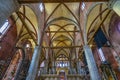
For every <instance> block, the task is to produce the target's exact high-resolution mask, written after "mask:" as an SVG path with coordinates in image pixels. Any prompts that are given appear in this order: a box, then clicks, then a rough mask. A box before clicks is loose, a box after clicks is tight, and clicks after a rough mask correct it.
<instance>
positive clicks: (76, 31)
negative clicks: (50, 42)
mask: <svg viewBox="0 0 120 80" xmlns="http://www.w3.org/2000/svg"><path fill="white" fill-rule="evenodd" d="M45 32H46V33H66V32H67V33H68V32H80V31H79V30H78V31H45Z"/></svg>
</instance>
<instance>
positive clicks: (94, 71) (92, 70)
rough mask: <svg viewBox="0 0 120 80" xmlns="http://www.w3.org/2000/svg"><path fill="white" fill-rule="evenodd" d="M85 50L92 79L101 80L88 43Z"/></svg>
mask: <svg viewBox="0 0 120 80" xmlns="http://www.w3.org/2000/svg"><path fill="white" fill-rule="evenodd" d="M84 51H85V57H86V61H87V64H88V68H89V72H90V77H91V80H101V78H100V75H99V72H98V69H97V66H96V63H95V60H94V56H93V54H92V50H91V48H90V47H89V46H88V45H85V46H84Z"/></svg>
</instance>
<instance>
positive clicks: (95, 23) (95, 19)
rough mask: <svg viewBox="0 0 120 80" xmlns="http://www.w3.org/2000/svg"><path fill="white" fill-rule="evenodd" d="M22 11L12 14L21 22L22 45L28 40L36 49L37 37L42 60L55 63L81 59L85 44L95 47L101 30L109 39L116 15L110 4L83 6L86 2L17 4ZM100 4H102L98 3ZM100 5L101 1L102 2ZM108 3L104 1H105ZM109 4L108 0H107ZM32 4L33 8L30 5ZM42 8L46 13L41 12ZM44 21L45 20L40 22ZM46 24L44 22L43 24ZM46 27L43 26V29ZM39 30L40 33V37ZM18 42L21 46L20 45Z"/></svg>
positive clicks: (24, 1)
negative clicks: (109, 6) (109, 30)
mask: <svg viewBox="0 0 120 80" xmlns="http://www.w3.org/2000/svg"><path fill="white" fill-rule="evenodd" d="M18 1H19V3H21V4H22V5H21V8H20V9H19V11H18V12H17V13H14V14H13V17H14V19H15V20H16V19H18V20H17V23H16V25H17V26H18V28H17V29H18V35H20V39H19V41H20V42H21V41H22V40H24V39H29V40H30V41H31V42H32V44H33V47H34V45H35V44H37V40H38V38H39V37H38V35H41V34H42V33H44V34H42V35H44V36H43V38H40V39H43V43H42V46H43V56H44V57H45V56H47V55H46V54H45V53H47V51H48V55H50V56H51V55H52V56H54V58H55V59H57V60H59V59H60V60H61V56H62V57H64V58H63V59H65V60H66V59H69V58H70V57H71V59H75V58H76V57H79V58H80V57H81V54H82V52H83V49H82V48H83V45H84V44H85V38H84V37H85V32H86V35H87V43H88V44H89V45H92V46H94V45H95V43H94V35H95V33H96V32H97V30H98V28H99V27H101V28H102V30H103V31H104V33H105V34H106V36H109V35H108V29H109V22H110V18H111V16H112V14H113V13H114V12H113V11H111V10H109V9H108V5H107V4H108V3H107V2H88V1H87V0H86V1H85V2H82V1H83V0H81V1H79V0H67V1H66V0H62V2H61V0H43V2H45V3H40V0H18ZM97 1H99V0H97ZM100 1H101V0H100ZM103 1H105V0H103ZM106 1H107V0H106ZM29 3H31V4H29ZM41 8H43V11H41ZM41 18H43V19H41ZM41 20H43V21H41ZM43 23H44V25H42V24H43ZM38 29H40V31H41V33H39V31H38ZM20 42H18V44H19V43H20Z"/></svg>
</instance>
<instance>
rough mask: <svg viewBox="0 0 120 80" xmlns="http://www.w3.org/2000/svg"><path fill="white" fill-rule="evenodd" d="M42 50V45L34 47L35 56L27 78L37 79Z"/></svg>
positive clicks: (27, 79) (28, 79) (30, 79)
mask: <svg viewBox="0 0 120 80" xmlns="http://www.w3.org/2000/svg"><path fill="white" fill-rule="evenodd" d="M40 51H41V47H39V46H36V47H35V49H34V53H33V57H32V60H31V64H30V68H29V71H28V76H27V78H26V80H35V77H36V74H37V70H38V64H39V58H40Z"/></svg>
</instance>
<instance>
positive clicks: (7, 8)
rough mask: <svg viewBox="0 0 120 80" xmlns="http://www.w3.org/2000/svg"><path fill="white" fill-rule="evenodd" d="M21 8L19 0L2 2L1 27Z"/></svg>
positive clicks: (0, 3)
mask: <svg viewBox="0 0 120 80" xmlns="http://www.w3.org/2000/svg"><path fill="white" fill-rule="evenodd" d="M19 7H20V5H19V3H18V2H17V0H0V12H1V13H0V27H1V26H2V25H3V24H4V22H5V20H7V18H8V17H9V16H10V15H11V14H12V13H13V12H15V11H16V10H19Z"/></svg>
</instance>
